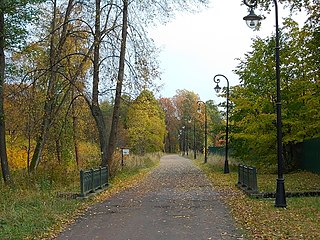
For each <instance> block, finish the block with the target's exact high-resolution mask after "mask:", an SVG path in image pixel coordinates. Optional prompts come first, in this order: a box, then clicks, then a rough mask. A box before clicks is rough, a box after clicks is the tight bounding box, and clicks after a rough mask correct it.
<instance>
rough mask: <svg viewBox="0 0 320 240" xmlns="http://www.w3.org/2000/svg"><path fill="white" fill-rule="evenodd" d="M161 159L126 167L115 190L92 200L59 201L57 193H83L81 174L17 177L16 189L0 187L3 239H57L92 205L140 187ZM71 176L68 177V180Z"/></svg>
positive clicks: (147, 159)
mask: <svg viewBox="0 0 320 240" xmlns="http://www.w3.org/2000/svg"><path fill="white" fill-rule="evenodd" d="M158 162H159V156H157V155H154V156H145V157H143V158H142V160H141V159H139V163H140V166H138V165H137V164H135V165H134V166H135V167H134V168H130V167H128V166H127V167H126V168H125V169H123V170H122V171H120V172H118V174H117V175H116V176H115V177H114V178H113V179H112V180H111V186H110V187H109V188H107V189H106V190H105V191H103V192H102V193H101V194H99V195H95V196H92V197H90V198H88V199H82V200H80V199H65V198H58V197H57V196H56V194H57V192H69V191H71V192H79V190H80V189H79V176H78V174H79V173H78V171H74V172H70V173H69V174H68V175H66V174H63V176H62V175H61V172H60V173H59V171H57V172H56V173H50V174H49V175H48V173H47V172H38V173H37V175H34V176H27V175H25V174H23V173H21V172H20V173H14V174H13V178H14V180H15V185H14V186H4V185H3V184H2V183H0V188H1V197H0V239H3V240H9V239H10V240H11V239H46V238H50V237H53V236H54V235H55V234H57V233H58V232H59V231H61V230H62V229H63V228H64V227H66V225H67V224H68V223H70V222H72V221H73V219H75V218H76V216H78V215H79V214H80V213H81V212H83V211H84V210H85V209H86V208H88V207H89V206H90V205H92V204H94V203H97V202H100V201H103V200H105V199H106V198H108V197H110V196H112V195H113V194H115V193H116V192H118V191H120V190H122V189H125V188H128V187H130V186H132V185H134V184H137V183H138V182H139V181H141V179H143V178H144V177H145V176H146V175H147V174H148V172H149V170H150V169H151V168H152V167H154V166H155V165H157V163H158ZM67 176H68V177H67Z"/></svg>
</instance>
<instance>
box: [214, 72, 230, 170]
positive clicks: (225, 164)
mask: <svg viewBox="0 0 320 240" xmlns="http://www.w3.org/2000/svg"><path fill="white" fill-rule="evenodd" d="M220 77H222V78H224V79H225V80H226V81H227V108H226V153H225V160H224V169H223V172H224V173H229V172H230V171H229V162H228V141H229V80H228V78H227V77H226V76H224V75H222V74H217V75H215V76H214V77H213V81H214V82H215V83H216V84H217V85H216V86H215V88H214V90H215V91H216V93H219V92H220V90H221V87H220V86H219V83H220Z"/></svg>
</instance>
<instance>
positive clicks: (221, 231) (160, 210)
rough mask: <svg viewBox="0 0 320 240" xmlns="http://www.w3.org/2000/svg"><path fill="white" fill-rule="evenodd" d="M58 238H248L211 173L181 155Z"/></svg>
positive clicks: (171, 157)
mask: <svg viewBox="0 0 320 240" xmlns="http://www.w3.org/2000/svg"><path fill="white" fill-rule="evenodd" d="M56 239H58V240H61V239H70V240H71V239H72V240H73V239H74V240H81V239H86V240H89V239H107V240H128V239H130V240H153V239H155V240H159V239H161V240H162V239H166V240H167V239H168V240H175V239H177V240H178V239H184V240H188V239H200V240H202V239H242V237H241V234H240V233H239V231H238V230H237V229H236V228H235V226H234V223H233V220H232V219H231V217H230V215H229V212H228V210H227V209H226V207H225V206H224V205H223V204H222V203H221V202H220V200H219V196H218V192H216V191H215V190H214V189H213V188H212V186H211V185H210V183H209V180H207V178H206V176H205V174H204V173H203V172H202V171H201V170H199V169H198V168H196V167H195V166H194V165H193V163H192V161H191V160H189V159H185V158H182V157H179V156H177V155H168V156H165V157H163V158H162V159H161V162H160V166H159V167H158V168H156V169H155V170H154V171H153V172H152V173H151V174H150V175H149V176H148V177H146V178H145V179H144V180H143V181H142V182H141V183H140V184H138V185H137V186H135V187H133V188H131V189H128V190H125V191H122V192H120V193H118V194H116V195H115V196H113V197H111V198H109V199H107V200H106V201H105V202H103V203H100V204H97V205H95V206H93V207H92V208H90V209H89V210H88V211H87V212H86V214H85V215H84V216H82V217H80V218H79V219H78V220H77V221H76V222H75V223H74V224H73V225H71V226H70V227H69V229H68V230H66V231H65V232H62V233H61V234H60V235H59V236H58V237H57V238H56Z"/></svg>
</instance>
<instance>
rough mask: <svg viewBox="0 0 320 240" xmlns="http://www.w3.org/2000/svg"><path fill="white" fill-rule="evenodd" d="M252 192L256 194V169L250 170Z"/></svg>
mask: <svg viewBox="0 0 320 240" xmlns="http://www.w3.org/2000/svg"><path fill="white" fill-rule="evenodd" d="M252 179H253V182H252V190H253V191H255V192H258V179H257V168H255V167H253V168H252Z"/></svg>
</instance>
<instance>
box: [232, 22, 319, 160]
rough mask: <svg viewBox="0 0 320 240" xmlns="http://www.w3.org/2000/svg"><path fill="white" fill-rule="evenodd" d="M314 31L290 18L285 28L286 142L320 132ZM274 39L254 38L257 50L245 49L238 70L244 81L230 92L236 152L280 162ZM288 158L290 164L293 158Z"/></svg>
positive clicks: (282, 55)
mask: <svg viewBox="0 0 320 240" xmlns="http://www.w3.org/2000/svg"><path fill="white" fill-rule="evenodd" d="M314 36H315V32H314V31H313V30H312V29H310V28H309V27H307V26H305V27H304V28H302V29H299V27H298V25H297V23H295V22H294V21H292V20H291V19H286V20H285V22H284V27H283V28H282V29H281V42H280V44H281V48H280V61H281V66H280V68H281V86H282V88H281V95H282V124H283V128H282V130H283V143H284V145H288V144H292V143H297V142H301V141H303V140H304V139H308V138H313V137H317V136H319V134H320V124H319V120H320V105H319V100H320V97H319V96H320V94H319V86H318V85H319V77H320V70H319V66H318V65H317V62H318V61H315V59H318V58H319V57H318V56H319V53H318V52H319V42H318V43H315V41H314V40H315V39H314ZM274 42H275V41H274V37H273V36H272V37H268V38H266V39H260V38H257V39H255V40H254V42H253V45H252V47H253V51H252V52H250V53H247V54H246V56H245V59H244V60H241V62H240V64H239V65H238V67H237V69H236V71H235V72H236V73H237V74H238V75H239V77H240V79H241V81H242V84H241V85H240V86H236V87H234V88H233V91H232V94H231V100H232V101H233V103H234V108H233V110H232V117H231V119H232V121H233V123H234V126H233V131H232V136H231V137H232V144H233V149H234V153H235V155H236V156H238V157H240V158H241V159H243V160H245V161H246V160H259V161H260V163H263V164H265V166H271V165H273V164H275V163H276V121H275V119H276V115H275V112H276V89H275V88H276V81H275V70H274V68H275V62H274ZM288 149H289V148H287V149H285V150H287V151H288ZM290 155H291V154H290V153H287V154H285V155H284V156H290ZM285 161H286V163H287V164H291V163H290V161H291V159H285ZM288 166H289V165H288ZM292 166H293V165H292Z"/></svg>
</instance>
